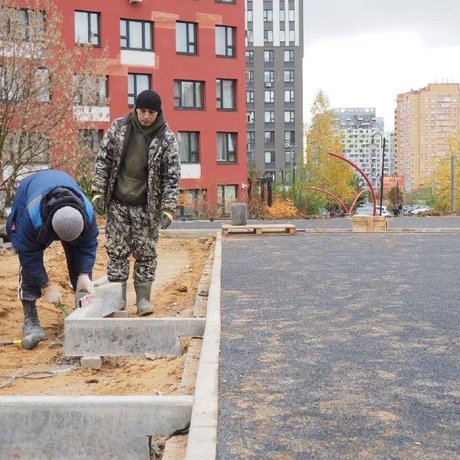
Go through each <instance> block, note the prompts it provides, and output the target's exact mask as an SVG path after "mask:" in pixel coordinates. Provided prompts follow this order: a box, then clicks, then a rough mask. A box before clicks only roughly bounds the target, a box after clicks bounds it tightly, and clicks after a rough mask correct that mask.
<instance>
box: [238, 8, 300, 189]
mask: <svg viewBox="0 0 460 460" xmlns="http://www.w3.org/2000/svg"><path fill="white" fill-rule="evenodd" d="M302 64H303V1H302V0H271V1H267V0H264V1H260V0H246V67H247V69H246V70H247V72H246V82H247V88H246V105H247V158H248V165H249V168H250V169H254V170H255V171H256V172H257V174H259V175H262V176H265V177H271V178H273V180H276V181H282V182H290V181H291V180H292V179H293V177H294V175H295V168H296V164H299V162H300V161H301V159H302V156H303V144H304V141H303V137H304V128H303V91H302V79H303V70H302Z"/></svg>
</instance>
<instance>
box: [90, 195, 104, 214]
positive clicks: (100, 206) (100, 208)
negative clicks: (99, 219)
mask: <svg viewBox="0 0 460 460" xmlns="http://www.w3.org/2000/svg"><path fill="white" fill-rule="evenodd" d="M91 202H92V203H93V206H94V210H95V211H96V212H97V213H98V214H105V198H104V195H102V194H100V193H98V194H96V195H94V196H93V199H92V200H91Z"/></svg>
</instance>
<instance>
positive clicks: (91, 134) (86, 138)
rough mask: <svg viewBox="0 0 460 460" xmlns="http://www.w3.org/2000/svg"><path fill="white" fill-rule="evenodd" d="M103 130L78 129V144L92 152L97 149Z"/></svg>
mask: <svg viewBox="0 0 460 460" xmlns="http://www.w3.org/2000/svg"><path fill="white" fill-rule="evenodd" d="M103 134H104V131H103V130H102V129H80V130H79V131H78V146H79V147H80V148H86V149H88V150H90V151H92V152H97V151H98V150H99V145H100V144H101V140H102V136H103Z"/></svg>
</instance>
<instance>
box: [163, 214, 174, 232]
mask: <svg viewBox="0 0 460 460" xmlns="http://www.w3.org/2000/svg"><path fill="white" fill-rule="evenodd" d="M171 224H172V215H171V214H170V213H169V212H166V211H163V212H162V213H161V217H160V228H161V229H162V230H164V229H165V228H168V227H169V226H170V225H171Z"/></svg>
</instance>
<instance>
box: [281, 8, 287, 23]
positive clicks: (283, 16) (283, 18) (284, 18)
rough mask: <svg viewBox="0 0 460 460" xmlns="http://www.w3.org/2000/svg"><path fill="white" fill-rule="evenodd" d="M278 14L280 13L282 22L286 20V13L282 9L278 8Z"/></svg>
mask: <svg viewBox="0 0 460 460" xmlns="http://www.w3.org/2000/svg"><path fill="white" fill-rule="evenodd" d="M279 15H280V22H284V21H285V20H286V13H285V11H284V10H283V9H280V11H279Z"/></svg>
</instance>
